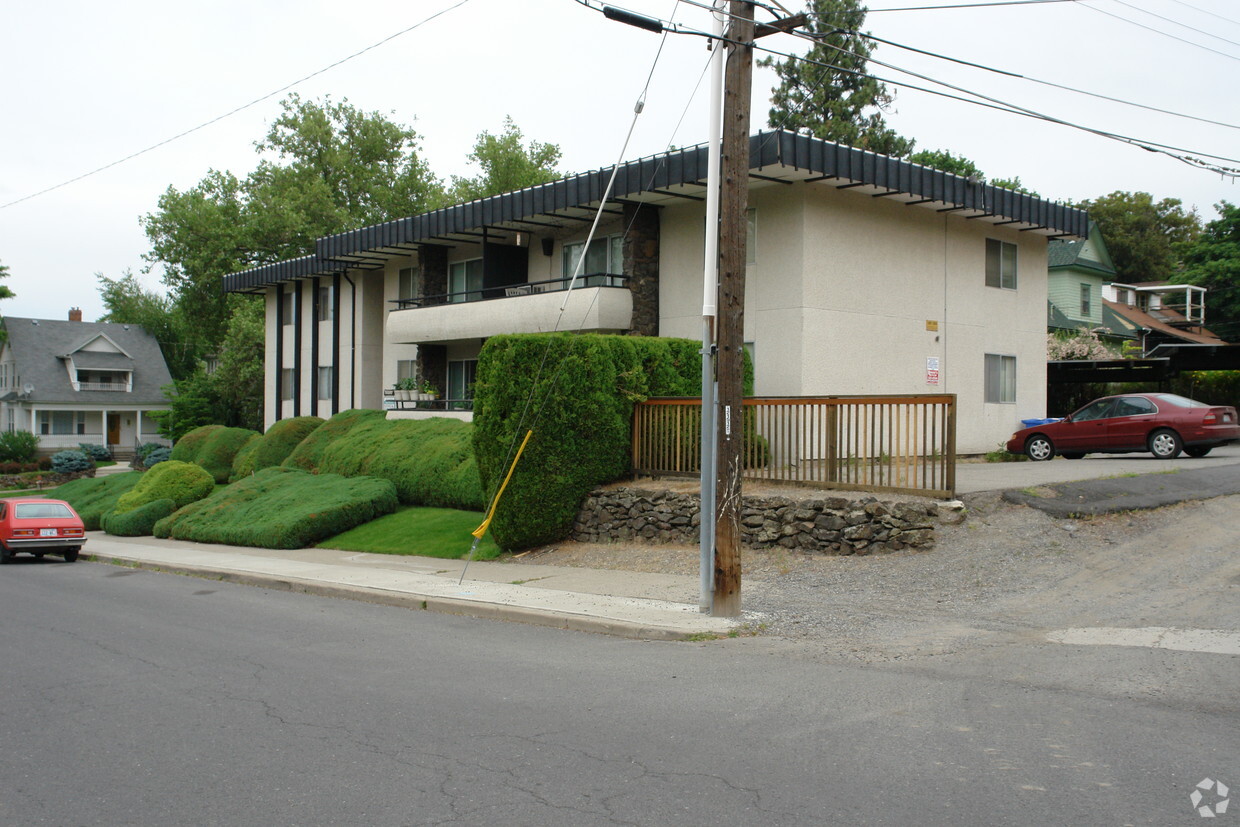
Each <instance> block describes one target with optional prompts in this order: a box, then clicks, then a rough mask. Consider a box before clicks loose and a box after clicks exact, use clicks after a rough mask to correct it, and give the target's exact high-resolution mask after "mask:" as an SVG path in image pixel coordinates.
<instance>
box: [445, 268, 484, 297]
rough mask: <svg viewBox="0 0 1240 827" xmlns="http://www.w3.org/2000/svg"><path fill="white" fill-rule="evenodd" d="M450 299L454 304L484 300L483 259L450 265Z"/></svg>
mask: <svg viewBox="0 0 1240 827" xmlns="http://www.w3.org/2000/svg"><path fill="white" fill-rule="evenodd" d="M448 292H449V293H451V294H452V295H451V296H449V297H448V300H449V301H453V302H473V301H478V300H479V299H481V298H482V259H480V258H475V259H471V260H470V261H457V262H453V263H452V264H449V265H448Z"/></svg>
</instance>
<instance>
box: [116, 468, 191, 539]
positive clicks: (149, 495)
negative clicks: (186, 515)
mask: <svg viewBox="0 0 1240 827" xmlns="http://www.w3.org/2000/svg"><path fill="white" fill-rule="evenodd" d="M214 490H215V481H214V480H213V479H211V474H210V473H209V472H208V471H207V470H206V469H205V468H202V467H200V466H197V465H195V464H194V463H192V462H177V461H176V460H168V461H167V462H161V463H159V464H158V465H156V466H155V467H154V468H152V469H151V470H149V471H147V472H146V473H144V474H143V475H142V479H141V480H139V481H138V484H137V485H135V486H134V487H133V488H132V489H130V491H129V492H128V493H126V494H125V495H123V496H122V497H121V498H120V499H118V500H117V501H116V513H117V514H124V513H125V512H126V511H133V510H134V509H135V508H138V507H139V506H143V505H146V504H147V503H149V502H154V501H155V500H164V499H167V500H172V501H173V503H175V504H176V507H177V508H180V507H181V506H184V505H189V504H190V503H192V502H195V501H197V500H201V499H202V498H203V497H208V496H210V495H211V492H212V491H214ZM104 530H105V531H106V530H107V528H106V527H105V528H104Z"/></svg>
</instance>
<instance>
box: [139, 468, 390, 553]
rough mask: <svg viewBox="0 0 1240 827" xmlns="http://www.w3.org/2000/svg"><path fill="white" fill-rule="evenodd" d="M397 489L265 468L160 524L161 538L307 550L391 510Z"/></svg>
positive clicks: (369, 481)
mask: <svg viewBox="0 0 1240 827" xmlns="http://www.w3.org/2000/svg"><path fill="white" fill-rule="evenodd" d="M397 504H398V503H397V498H396V487H395V486H394V485H393V484H392V483H391V482H389V481H387V480H379V479H374V478H371V477H353V478H347V477H341V476H339V475H336V474H310V473H307V472H305V471H299V470H296V469H293V468H265V469H263V470H262V471H259V472H258V473H256V474H254V475H252V476H249V477H246V478H245V479H243V480H240V481H239V482H236V483H233V484H232V485H230V486H228V488H226V489H224V490H222V491H220V492H219V493H217V494H216V495H214V496H212V497H208V498H207V499H205V500H199V501H198V502H195V503H191V504H190V505H187V506H185V507H184V508H182V509H180V510H178V511H176V512H175V513H173V514H171V515H169V516H167V517H165V518H163V519H162V520H160V521H159V522H158V523H156V524H155V527H154V532H155V536H156V537H172V538H174V539H177V540H193V541H195V542H199V543H225V544H228V545H238V546H255V547H259V548H302V547H303V546H307V545H311V544H313V543H317V542H318V541H319V540H323V539H326V538H328V537H331V536H333V535H335V534H339V533H340V532H342V531H347V530H348V529H350V528H353V527H354V526H357V525H361V524H362V523H365V522H368V521H370V520H373V519H374V518H376V517H379V516H382V515H384V514H390V513H391V512H393V511H395V510H396V507H397Z"/></svg>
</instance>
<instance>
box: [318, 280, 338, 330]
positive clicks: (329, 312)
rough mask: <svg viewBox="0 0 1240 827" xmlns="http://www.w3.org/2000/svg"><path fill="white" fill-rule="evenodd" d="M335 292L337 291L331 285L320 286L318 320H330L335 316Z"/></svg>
mask: <svg viewBox="0 0 1240 827" xmlns="http://www.w3.org/2000/svg"><path fill="white" fill-rule="evenodd" d="M334 293H335V291H334V290H332V288H331V285H328V286H325V287H319V288H318V302H319V308H318V310H319V312H318V314H317V315H318V321H320V322H330V321H331V320H332V317H333V316H335V314H336V308H335V306H334V302H333V300H334V299H335V296H334Z"/></svg>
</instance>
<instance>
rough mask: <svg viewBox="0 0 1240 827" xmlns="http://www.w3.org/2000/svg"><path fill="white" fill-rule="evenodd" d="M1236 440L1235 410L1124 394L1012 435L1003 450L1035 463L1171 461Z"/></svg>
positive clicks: (1165, 396)
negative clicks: (1091, 457) (1133, 457)
mask: <svg viewBox="0 0 1240 827" xmlns="http://www.w3.org/2000/svg"><path fill="white" fill-rule="evenodd" d="M1237 440H1240V423H1238V422H1237V421H1236V409H1235V408H1232V407H1226V406H1215V405H1206V404H1205V403H1203V402H1195V401H1193V400H1192V399H1186V398H1185V397H1183V396H1176V395H1175V394H1173V393H1125V394H1120V395H1119V396H1106V397H1103V398H1102V399H1096V400H1094V401H1093V402H1090V403H1089V404H1088V405H1086V406H1085V407H1083V408H1081V409H1080V410H1079V411H1076V412H1075V413H1073V414H1072V415H1071V416H1068V417H1065V418H1064V419H1060V420H1058V421H1056V422H1048V423H1046V424H1043V425H1034V426H1033V427H1031V428H1025V429H1024V430H1021V431H1017V432H1016V433H1014V434H1012V438H1011V439H1010V440H1008V443H1007V450H1008V452H1009V453H1013V454H1025V455H1026V456H1027V457H1029V459H1031V460H1035V461H1041V460H1047V459H1052V458H1054V456H1055V454H1059V455H1060V456H1062V457H1063V458H1064V459H1080V458H1081V457H1083V456H1085V455H1086V454H1128V453H1133V452H1136V451H1149V452H1150V453H1151V454H1153V455H1154V456H1155V457H1156V458H1158V459H1174V458H1175V457H1178V456H1179V455H1180V451H1183V452H1184V453H1186V454H1188V455H1189V456H1190V457H1204V456H1205V455H1206V454H1208V453H1210V449H1211V448H1214V447H1215V446H1218V445H1226V444H1228V443H1229V442H1235V441H1237Z"/></svg>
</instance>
